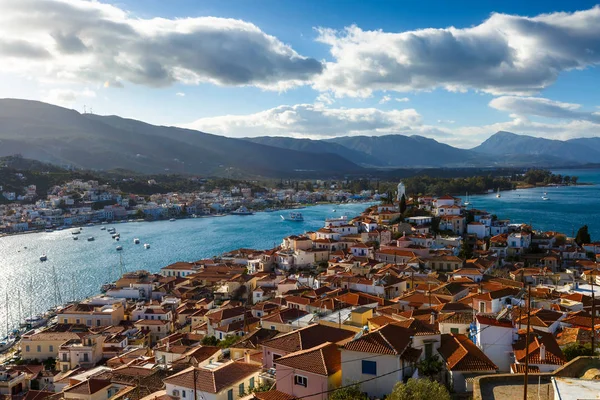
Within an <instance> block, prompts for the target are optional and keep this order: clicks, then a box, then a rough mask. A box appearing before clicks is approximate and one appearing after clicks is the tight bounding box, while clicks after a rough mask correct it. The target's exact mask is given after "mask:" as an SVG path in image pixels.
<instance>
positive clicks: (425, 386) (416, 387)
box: [388, 378, 450, 400]
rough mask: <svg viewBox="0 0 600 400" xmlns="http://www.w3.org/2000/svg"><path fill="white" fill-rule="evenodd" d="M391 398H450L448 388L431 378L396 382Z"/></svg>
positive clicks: (416, 399)
mask: <svg viewBox="0 0 600 400" xmlns="http://www.w3.org/2000/svg"><path fill="white" fill-rule="evenodd" d="M388 399H389V400H422V399H431V400H433V399H435V400H450V393H448V389H446V387H445V386H444V385H442V384H440V383H438V382H435V381H431V380H429V379H413V378H411V379H409V380H408V382H406V383H402V382H398V383H396V386H394V390H392V393H391V394H390V395H389V397H388Z"/></svg>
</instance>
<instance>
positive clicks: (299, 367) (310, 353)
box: [276, 342, 342, 400]
mask: <svg viewBox="0 0 600 400" xmlns="http://www.w3.org/2000/svg"><path fill="white" fill-rule="evenodd" d="M276 370H277V374H276V377H277V390H279V391H281V392H283V393H287V394H289V395H292V396H294V397H301V398H304V399H307V400H319V399H320V400H327V398H328V393H327V391H329V390H332V389H335V388H338V387H340V386H341V383H342V364H341V353H340V351H339V350H338V347H337V345H336V344H335V343H331V342H325V343H323V344H321V345H319V346H316V347H313V348H310V349H306V350H299V351H296V352H294V353H290V354H288V355H286V356H283V357H281V358H279V359H277V361H276ZM323 392H324V393H323ZM315 393H320V394H317V395H313V394H315Z"/></svg>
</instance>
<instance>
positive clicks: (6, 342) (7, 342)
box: [0, 335, 17, 353]
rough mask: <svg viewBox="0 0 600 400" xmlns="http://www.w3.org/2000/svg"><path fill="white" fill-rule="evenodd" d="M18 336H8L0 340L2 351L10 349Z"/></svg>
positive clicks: (0, 349)
mask: <svg viewBox="0 0 600 400" xmlns="http://www.w3.org/2000/svg"><path fill="white" fill-rule="evenodd" d="M16 341H17V338H15V337H14V336H12V335H11V336H7V337H5V338H4V339H2V340H0V353H4V352H5V351H7V350H9V349H10V348H11V347H13V345H14V344H15V343H16Z"/></svg>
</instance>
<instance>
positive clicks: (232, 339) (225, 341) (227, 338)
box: [217, 335, 240, 349]
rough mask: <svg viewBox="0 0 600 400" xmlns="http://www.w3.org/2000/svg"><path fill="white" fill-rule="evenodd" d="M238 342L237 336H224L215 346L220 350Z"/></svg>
mask: <svg viewBox="0 0 600 400" xmlns="http://www.w3.org/2000/svg"><path fill="white" fill-rule="evenodd" d="M239 340H240V338H239V337H238V336H235V335H227V336H225V339H223V340H220V341H219V344H218V345H217V346H219V347H220V348H222V349H226V348H229V347H231V346H233V345H234V344H236V343H237V342H238V341H239Z"/></svg>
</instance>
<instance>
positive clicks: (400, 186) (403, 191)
mask: <svg viewBox="0 0 600 400" xmlns="http://www.w3.org/2000/svg"><path fill="white" fill-rule="evenodd" d="M402 196H406V187H405V186H404V183H403V182H400V183H399V184H398V201H400V200H401V199H402Z"/></svg>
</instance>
